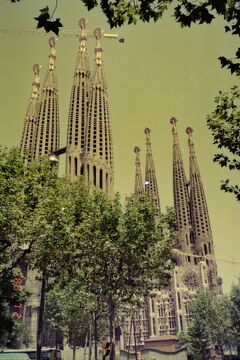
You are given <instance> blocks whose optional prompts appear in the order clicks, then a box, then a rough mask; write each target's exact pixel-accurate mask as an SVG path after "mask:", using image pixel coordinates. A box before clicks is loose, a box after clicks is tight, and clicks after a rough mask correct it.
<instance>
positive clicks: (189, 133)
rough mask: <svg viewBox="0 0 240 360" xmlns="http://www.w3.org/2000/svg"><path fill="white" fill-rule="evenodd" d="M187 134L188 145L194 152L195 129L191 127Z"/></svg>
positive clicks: (188, 128)
mask: <svg viewBox="0 0 240 360" xmlns="http://www.w3.org/2000/svg"><path fill="white" fill-rule="evenodd" d="M186 133H187V134H188V145H189V146H190V148H191V149H192V150H193V141H192V133H193V129H192V128H191V127H187V128H186Z"/></svg>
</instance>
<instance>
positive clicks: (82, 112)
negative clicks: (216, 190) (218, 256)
mask: <svg viewBox="0 0 240 360" xmlns="http://www.w3.org/2000/svg"><path fill="white" fill-rule="evenodd" d="M79 25H80V28H81V34H80V36H79V40H80V44H79V49H78V54H77V61H76V66H75V70H74V75H73V83H72V90H71V97H70V106H69V117H68V130H67V141H66V147H64V148H61V149H60V147H59V137H60V124H59V100H58V85H57V76H56V48H55V40H54V38H53V37H51V38H50V40H49V45H50V55H49V62H48V69H47V73H46V77H45V81H44V83H43V86H42V89H40V77H39V70H40V67H39V65H37V64H35V65H34V66H33V71H34V81H33V84H32V92H31V97H30V100H29V104H28V108H27V112H26V116H25V122H24V129H23V133H22V139H21V145H20V147H21V154H22V156H23V157H24V159H25V161H26V163H28V164H29V163H30V162H31V161H33V160H34V159H37V158H39V157H41V156H48V157H50V156H54V157H55V159H58V157H59V156H60V155H61V154H66V177H68V178H69V179H71V180H74V178H75V177H77V176H83V177H84V179H85V181H86V184H87V186H88V187H89V188H93V187H98V188H100V189H102V191H104V192H106V193H107V194H108V195H109V196H112V194H113V192H114V171H113V145H112V131H111V121H110V116H109V108H108V92H107V83H106V79H105V75H104V69H103V59H102V57H103V49H102V45H101V38H102V31H101V30H100V29H99V28H96V29H95V31H94V36H95V38H96V46H95V66H94V71H93V73H91V71H90V66H89V59H88V52H87V46H86V43H87V34H86V29H85V27H86V21H85V20H84V19H81V20H80V22H79ZM170 123H171V125H170V126H171V129H172V138H173V198H174V208H175V211H176V217H177V227H178V239H177V242H176V244H175V245H174V254H175V260H176V265H175V267H174V269H173V270H172V277H171V283H170V284H169V287H168V288H167V289H163V290H161V289H159V290H158V292H157V295H156V296H155V297H154V298H148V299H145V300H144V302H143V306H142V307H141V308H140V309H137V310H136V311H135V314H134V319H133V320H134V327H135V336H134V337H133V336H132V337H131V336H130V329H131V321H132V319H130V318H127V319H125V322H124V326H123V328H122V329H121V330H122V331H121V332H122V335H121V337H120V341H119V344H120V348H121V349H127V348H128V347H130V348H131V347H133V346H134V341H135V342H136V344H137V346H138V347H139V348H143V347H149V348H156V349H157V348H159V349H163V350H167V349H172V351H173V352H174V351H175V350H176V349H177V348H178V345H177V343H178V342H177V337H176V335H177V333H179V332H181V331H183V330H184V329H185V328H186V327H187V325H188V322H189V317H190V314H189V299H190V298H191V297H193V296H194V295H195V294H196V292H197V291H198V290H199V289H209V290H210V291H211V292H213V293H214V294H216V295H218V294H221V292H222V289H221V285H222V281H221V278H219V277H218V275H217V265H216V261H215V256H214V245H213V237H212V231H211V225H210V219H209V213H208V207H207V202H206V197H205V194H204V188H203V183H202V181H201V174H200V170H199V167H198V162H197V158H196V153H195V148H194V143H193V137H192V134H193V130H192V129H191V128H190V127H188V128H187V129H186V133H187V137H188V146H189V162H190V167H189V176H188V178H189V179H188V178H187V176H186V173H185V170H184V164H183V159H182V155H181V149H180V144H179V139H178V133H177V120H176V119H175V118H174V117H173V118H171V120H170ZM150 134H151V130H150V129H149V128H146V129H145V135H146V165H145V177H144V180H143V178H142V172H141V164H140V149H139V148H138V147H137V146H136V147H135V148H134V152H135V156H136V161H135V165H136V175H135V189H134V192H135V194H136V196H137V195H139V194H141V193H143V192H144V191H145V192H146V193H147V194H148V196H149V197H150V198H151V199H152V201H153V202H154V203H155V205H156V221H158V220H159V219H160V218H161V209H160V199H159V192H158V184H157V178H156V174H155V168H154V161H153V155H152V150H151V137H150ZM35 278H36V273H34V272H32V271H28V275H27V281H26V283H27V286H28V287H30V288H31V290H32V296H31V297H30V299H29V301H28V303H27V304H26V306H25V311H24V319H23V320H24V322H25V324H26V325H27V327H28V328H29V329H30V333H31V334H32V338H33V339H35V334H36V327H37V314H38V307H39V285H38V282H37V281H36V279H35ZM32 345H33V346H34V345H35V344H34V341H33V344H32ZM176 351H177V350H176Z"/></svg>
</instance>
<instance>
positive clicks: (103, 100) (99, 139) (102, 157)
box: [84, 28, 113, 196]
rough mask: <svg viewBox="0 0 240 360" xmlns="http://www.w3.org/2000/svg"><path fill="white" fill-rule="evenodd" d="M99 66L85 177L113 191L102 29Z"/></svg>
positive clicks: (88, 128)
mask: <svg viewBox="0 0 240 360" xmlns="http://www.w3.org/2000/svg"><path fill="white" fill-rule="evenodd" d="M94 36H95V38H96V40H97V43H96V47H95V69H94V73H93V77H92V84H91V91H90V96H89V107H88V118H87V126H86V144H85V152H84V177H85V179H86V183H87V185H88V187H89V188H90V189H92V188H93V187H94V186H96V187H98V188H100V189H102V190H103V191H104V192H106V193H107V194H108V195H110V196H111V195H112V194H113V154H112V131H111V123H110V116H109V109H108V94H107V84H106V80H105V76H104V71H103V64H102V51H103V50H102V46H101V37H102V31H101V29H99V28H96V29H95V30H94Z"/></svg>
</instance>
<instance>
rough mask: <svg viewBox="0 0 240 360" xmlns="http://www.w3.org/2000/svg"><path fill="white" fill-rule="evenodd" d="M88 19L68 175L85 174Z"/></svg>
mask: <svg viewBox="0 0 240 360" xmlns="http://www.w3.org/2000/svg"><path fill="white" fill-rule="evenodd" d="M86 23H87V22H86V20H85V19H80V21H79V26H80V28H81V35H80V37H79V40H80V44H79V49H78V55H77V61H76V66H75V70H74V75H73V84H72V91H71V98H70V106H69V117H68V133H67V146H66V159H67V161H66V175H67V177H69V178H70V179H73V178H74V177H75V176H79V175H83V153H84V146H85V131H86V122H87V113H88V100H89V91H90V67H89V59H88V53H87V47H86V41H87V34H86V30H85V28H86Z"/></svg>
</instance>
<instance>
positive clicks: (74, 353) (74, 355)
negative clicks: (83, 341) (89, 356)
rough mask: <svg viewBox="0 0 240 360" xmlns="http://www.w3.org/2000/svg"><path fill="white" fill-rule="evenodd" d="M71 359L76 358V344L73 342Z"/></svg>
mask: <svg viewBox="0 0 240 360" xmlns="http://www.w3.org/2000/svg"><path fill="white" fill-rule="evenodd" d="M72 350H73V351H72V360H75V359H76V345H75V344H74V345H73V349H72Z"/></svg>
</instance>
